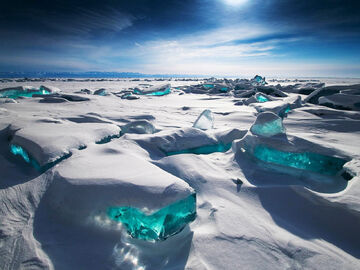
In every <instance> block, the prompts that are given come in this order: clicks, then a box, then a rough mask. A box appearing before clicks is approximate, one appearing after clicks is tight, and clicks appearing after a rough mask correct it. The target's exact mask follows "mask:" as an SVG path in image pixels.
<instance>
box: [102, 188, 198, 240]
mask: <svg viewBox="0 0 360 270" xmlns="http://www.w3.org/2000/svg"><path fill="white" fill-rule="evenodd" d="M107 214H108V216H109V217H110V219H112V220H115V221H118V222H121V223H122V224H123V225H124V226H125V228H126V230H127V232H128V233H129V234H130V235H131V236H132V237H133V238H137V239H143V240H148V241H158V240H165V239H166V238H168V237H170V236H172V235H174V234H176V233H178V232H180V231H181V230H182V229H183V228H184V227H185V226H186V224H188V223H190V222H191V221H194V220H195V218H196V194H195V193H194V194H192V195H190V196H188V197H187V198H185V199H183V200H180V201H177V202H175V203H172V204H170V205H168V206H166V207H164V208H161V209H160V210H158V211H156V212H153V213H151V214H146V213H144V212H143V211H141V210H139V209H137V208H134V207H128V206H122V207H110V208H109V209H108V211H107Z"/></svg>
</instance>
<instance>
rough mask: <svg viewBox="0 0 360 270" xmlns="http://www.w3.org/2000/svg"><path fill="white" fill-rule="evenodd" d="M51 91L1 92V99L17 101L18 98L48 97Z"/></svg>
mask: <svg viewBox="0 0 360 270" xmlns="http://www.w3.org/2000/svg"><path fill="white" fill-rule="evenodd" d="M48 94H50V92H49V91H46V90H43V89H40V90H37V91H34V90H25V91H24V90H16V89H14V90H6V91H2V92H0V98H12V99H17V98H18V97H32V96H33V95H48Z"/></svg>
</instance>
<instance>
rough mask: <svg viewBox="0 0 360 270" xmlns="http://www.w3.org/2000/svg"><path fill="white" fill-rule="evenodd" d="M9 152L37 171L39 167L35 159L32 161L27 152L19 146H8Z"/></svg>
mask: <svg viewBox="0 0 360 270" xmlns="http://www.w3.org/2000/svg"><path fill="white" fill-rule="evenodd" d="M10 152H11V153H12V154H14V155H20V156H21V157H22V158H23V160H25V161H26V162H27V163H29V164H31V165H32V166H33V167H34V168H35V169H37V170H39V169H40V166H39V164H38V163H37V161H36V160H35V159H33V158H32V157H31V156H30V155H29V154H28V152H27V151H26V150H25V149H24V148H23V147H21V146H20V145H16V144H10Z"/></svg>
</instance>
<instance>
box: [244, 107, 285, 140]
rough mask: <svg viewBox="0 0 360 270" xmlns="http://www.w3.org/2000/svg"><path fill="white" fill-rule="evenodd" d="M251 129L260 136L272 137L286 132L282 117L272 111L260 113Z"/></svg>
mask: <svg viewBox="0 0 360 270" xmlns="http://www.w3.org/2000/svg"><path fill="white" fill-rule="evenodd" d="M250 131H251V132H252V133H253V134H255V135H258V136H263V137H271V136H274V135H277V134H283V133H285V127H284V125H283V123H282V119H281V118H280V117H279V116H277V115H276V114H274V113H272V112H263V113H260V114H259V115H258V116H257V118H256V121H255V123H254V124H253V125H252V126H251V128H250Z"/></svg>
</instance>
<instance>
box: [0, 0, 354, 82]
mask: <svg viewBox="0 0 360 270" xmlns="http://www.w3.org/2000/svg"><path fill="white" fill-rule="evenodd" d="M2 5H3V6H2V8H1V10H0V35H1V39H0V71H118V72H142V73H148V74H155V73H156V74H195V75H196V74H201V75H232V76H252V75H254V74H263V75H266V76H313V77H316V76H338V77H344V76H345V77H360V46H359V41H360V16H359V15H358V11H359V8H360V4H359V3H358V1H346V0H345V1H338V0H327V1H324V0H317V1H305V0H303V1H298V0H297V1H295V0H263V1H257V0H201V1H200V0H192V1H187V0H182V1H179V0H178V1H171V0H167V1H165V0H162V1H160V0H132V1H122V0H103V1H85V0H83V1H64V0H63V1H58V0H53V1H44V0H37V1H35V0H12V1H7V0H6V1H5V2H4V3H2Z"/></svg>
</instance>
